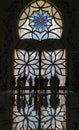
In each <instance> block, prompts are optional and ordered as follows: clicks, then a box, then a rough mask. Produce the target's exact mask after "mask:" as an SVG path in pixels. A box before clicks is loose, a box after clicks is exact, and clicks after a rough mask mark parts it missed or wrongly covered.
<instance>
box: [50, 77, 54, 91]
mask: <svg viewBox="0 0 79 130" xmlns="http://www.w3.org/2000/svg"><path fill="white" fill-rule="evenodd" d="M50 88H51V92H52V93H53V89H54V77H53V76H52V75H51V78H50Z"/></svg>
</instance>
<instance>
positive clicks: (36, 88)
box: [34, 75, 39, 94]
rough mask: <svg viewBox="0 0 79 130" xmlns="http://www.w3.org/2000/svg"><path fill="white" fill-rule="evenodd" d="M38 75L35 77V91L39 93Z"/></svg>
mask: <svg viewBox="0 0 79 130" xmlns="http://www.w3.org/2000/svg"><path fill="white" fill-rule="evenodd" d="M38 82H39V81H38V77H37V75H36V77H35V78H34V83H35V86H34V93H36V94H37V90H38Z"/></svg>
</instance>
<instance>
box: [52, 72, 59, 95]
mask: <svg viewBox="0 0 79 130" xmlns="http://www.w3.org/2000/svg"><path fill="white" fill-rule="evenodd" d="M53 82H54V91H55V94H56V93H57V91H59V84H60V80H59V78H58V76H57V74H54V78H53Z"/></svg>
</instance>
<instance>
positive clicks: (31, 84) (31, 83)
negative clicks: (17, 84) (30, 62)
mask: <svg viewBox="0 0 79 130" xmlns="http://www.w3.org/2000/svg"><path fill="white" fill-rule="evenodd" d="M28 82H29V87H30V91H32V87H33V80H32V76H30V78H29V79H28Z"/></svg>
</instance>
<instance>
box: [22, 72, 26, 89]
mask: <svg viewBox="0 0 79 130" xmlns="http://www.w3.org/2000/svg"><path fill="white" fill-rule="evenodd" d="M26 80H27V76H26V74H24V75H23V77H22V82H23V87H24V90H25V86H26Z"/></svg>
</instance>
